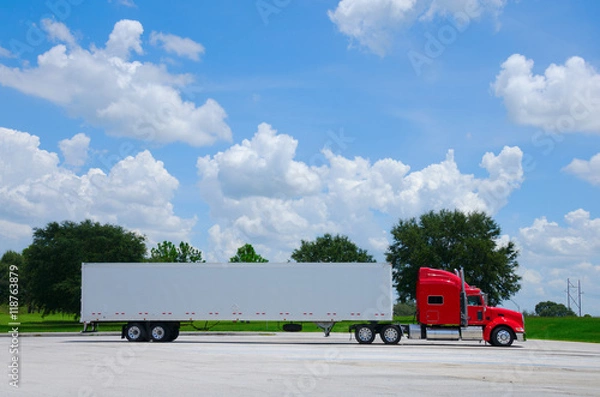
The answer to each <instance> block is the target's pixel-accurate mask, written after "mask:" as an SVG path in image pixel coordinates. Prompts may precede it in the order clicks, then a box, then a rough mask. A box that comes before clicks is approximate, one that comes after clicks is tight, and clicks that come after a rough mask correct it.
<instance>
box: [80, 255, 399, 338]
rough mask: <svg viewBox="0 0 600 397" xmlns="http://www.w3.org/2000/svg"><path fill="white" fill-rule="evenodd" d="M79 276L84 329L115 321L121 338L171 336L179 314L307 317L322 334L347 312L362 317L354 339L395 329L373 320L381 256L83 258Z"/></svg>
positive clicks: (388, 283)
mask: <svg viewBox="0 0 600 397" xmlns="http://www.w3.org/2000/svg"><path fill="white" fill-rule="evenodd" d="M81 284H82V285H81V322H82V323H83V324H84V331H88V330H90V329H91V330H96V325H97V324H98V323H103V322H123V323H125V325H124V326H123V332H122V337H124V338H127V339H128V340H129V341H148V340H152V341H156V342H162V341H171V340H174V339H175V338H177V336H178V335H179V327H180V324H181V323H182V322H192V321H205V320H211V321H218V320H228V321H279V322H284V323H285V325H284V330H289V331H296V330H299V329H300V328H301V326H300V325H299V324H296V323H301V322H314V323H316V324H317V325H318V326H319V327H321V328H322V329H323V331H324V332H325V335H326V336H328V335H329V331H330V330H331V328H332V327H333V325H334V324H335V323H337V322H340V321H344V320H350V321H354V322H365V323H364V326H360V325H359V326H355V327H353V330H354V331H355V332H356V334H357V339H358V340H359V341H360V342H361V343H370V342H368V341H369V339H370V341H372V338H374V337H375V334H377V333H379V334H380V335H381V337H382V339H383V340H384V342H386V343H398V341H399V340H400V335H401V330H400V328H399V327H398V326H396V325H392V324H385V323H380V322H382V321H383V322H385V321H391V320H392V315H393V292H392V288H393V285H392V267H391V265H390V264H387V263H283V264H270V263H269V264H257V263H222V264H204V263H202V264H190V263H84V264H83V265H82V276H81ZM369 333H370V334H369ZM358 336H360V339H359V338H358ZM364 341H367V342H364Z"/></svg>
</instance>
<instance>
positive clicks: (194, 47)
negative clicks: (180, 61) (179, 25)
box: [150, 32, 204, 61]
mask: <svg viewBox="0 0 600 397" xmlns="http://www.w3.org/2000/svg"><path fill="white" fill-rule="evenodd" d="M150 44H152V45H154V46H160V47H162V48H164V50H165V51H167V52H170V53H175V54H177V55H178V56H181V57H186V58H189V59H191V60H193V61H199V60H200V55H202V54H204V46H203V45H202V44H200V43H197V42H195V41H194V40H192V39H190V38H188V37H179V36H176V35H174V34H165V33H162V32H152V34H151V35H150Z"/></svg>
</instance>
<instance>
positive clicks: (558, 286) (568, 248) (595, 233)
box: [515, 209, 600, 315]
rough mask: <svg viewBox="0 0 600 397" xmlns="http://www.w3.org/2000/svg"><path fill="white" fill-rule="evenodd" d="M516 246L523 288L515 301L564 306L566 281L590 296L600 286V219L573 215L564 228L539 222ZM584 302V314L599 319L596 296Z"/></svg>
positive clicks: (542, 219) (521, 233)
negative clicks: (546, 302)
mask: <svg viewBox="0 0 600 397" xmlns="http://www.w3.org/2000/svg"><path fill="white" fill-rule="evenodd" d="M517 243H518V244H519V245H520V246H521V249H520V251H521V254H522V255H521V256H520V257H519V263H520V265H521V266H520V269H521V270H520V272H521V275H522V276H523V280H522V284H523V288H522V290H521V292H519V294H517V296H516V297H515V299H516V300H528V301H530V302H540V301H547V300H551V301H554V302H559V303H564V299H565V298H564V296H565V288H566V283H567V279H570V280H571V282H577V281H578V280H579V281H581V283H582V287H583V290H584V291H587V292H593V290H594V289H595V288H596V287H595V286H597V285H599V284H600V218H592V217H591V215H590V213H589V212H588V211H585V210H583V209H577V210H575V211H571V212H569V213H567V214H566V215H565V216H564V218H563V222H562V224H560V223H559V222H556V221H551V220H548V219H547V218H546V217H540V218H537V219H535V220H534V221H533V223H532V224H531V225H530V226H526V227H523V228H521V229H520V230H519V236H518V240H517ZM584 296H585V295H584ZM585 300H586V303H585V305H584V307H583V313H586V312H592V313H593V314H595V315H598V310H597V308H598V307H600V299H599V298H598V296H597V294H595V295H594V294H593V293H592V294H590V295H589V296H587V297H586V298H585ZM529 310H533V307H530V308H529Z"/></svg>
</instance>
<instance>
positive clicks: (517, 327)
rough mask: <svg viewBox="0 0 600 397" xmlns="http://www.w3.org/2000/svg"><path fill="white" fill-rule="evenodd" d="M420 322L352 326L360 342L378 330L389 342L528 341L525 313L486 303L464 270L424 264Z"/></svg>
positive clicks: (419, 283)
mask: <svg viewBox="0 0 600 397" xmlns="http://www.w3.org/2000/svg"><path fill="white" fill-rule="evenodd" d="M416 298H417V299H416V303H417V313H416V319H417V323H418V324H408V325H401V324H400V325H396V326H395V327H396V328H389V326H385V325H381V324H377V323H373V324H359V325H354V326H352V327H351V328H352V330H353V331H354V332H355V335H356V340H357V341H358V342H359V343H371V342H373V339H374V338H375V335H376V334H377V333H379V334H380V336H381V339H382V340H383V341H384V342H385V343H398V341H399V340H400V337H401V336H402V335H404V336H406V337H408V338H410V339H428V340H475V341H481V340H484V341H486V342H488V343H490V344H491V345H493V346H510V345H512V343H513V342H514V341H515V340H518V341H525V328H524V327H525V320H524V317H523V315H522V314H521V313H519V312H516V311H513V310H508V309H504V308H500V307H491V306H487V305H486V296H485V294H483V293H482V292H481V290H480V289H479V288H476V287H472V286H470V285H468V284H467V283H466V282H465V281H464V273H463V271H462V270H461V271H456V272H455V273H451V272H447V271H444V270H439V269H431V268H427V267H423V268H421V269H419V277H418V281H417V289H416Z"/></svg>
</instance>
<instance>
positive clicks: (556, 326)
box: [0, 310, 600, 343]
mask: <svg viewBox="0 0 600 397" xmlns="http://www.w3.org/2000/svg"><path fill="white" fill-rule="evenodd" d="M6 313H7V312H6V310H3V311H2V312H0V332H2V333H4V332H8V331H9V330H10V329H11V327H9V326H8V325H7V324H8V322H9V321H10V317H9V316H8V314H6ZM394 320H395V321H396V322H399V323H401V324H409V323H411V322H412V320H413V318H412V316H408V317H396V318H395V319H394ZM18 321H19V322H20V323H21V324H20V325H19V332H79V331H81V330H82V329H83V326H82V324H81V323H79V322H78V321H77V320H74V319H73V316H68V315H62V314H51V315H48V316H46V317H42V316H41V314H40V313H32V314H19V317H18ZM283 324H284V323H278V322H264V321H253V322H250V323H242V322H232V321H220V322H216V321H209V322H204V321H197V322H194V323H193V324H189V323H184V324H182V327H181V330H182V331H215V332H236V331H246V332H280V331H282V329H281V327H282V325H283ZM351 324H353V323H352V322H348V321H344V322H341V323H338V324H336V325H335V327H334V329H333V332H348V326H350V325H351ZM121 325H122V324H99V326H98V330H99V331H120V330H121ZM303 330H304V331H305V332H320V331H321V330H320V329H319V328H318V327H317V326H316V325H315V324H313V323H304V324H303ZM525 331H526V332H527V339H548V340H560V341H573V342H593V343H600V318H599V317H583V318H579V317H563V318H554V317H527V318H526V319H525Z"/></svg>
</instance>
